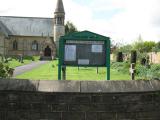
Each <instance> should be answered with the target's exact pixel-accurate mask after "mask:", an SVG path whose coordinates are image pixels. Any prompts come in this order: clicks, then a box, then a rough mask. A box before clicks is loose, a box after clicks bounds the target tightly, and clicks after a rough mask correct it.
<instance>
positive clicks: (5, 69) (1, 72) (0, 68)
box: [0, 62, 14, 78]
mask: <svg viewBox="0 0 160 120" xmlns="http://www.w3.org/2000/svg"><path fill="white" fill-rule="evenodd" d="M13 71H14V69H12V68H10V67H9V66H8V65H6V64H4V63H2V62H0V78H7V77H11V76H12V75H13Z"/></svg>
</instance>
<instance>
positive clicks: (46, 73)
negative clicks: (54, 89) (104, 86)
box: [16, 61, 130, 80]
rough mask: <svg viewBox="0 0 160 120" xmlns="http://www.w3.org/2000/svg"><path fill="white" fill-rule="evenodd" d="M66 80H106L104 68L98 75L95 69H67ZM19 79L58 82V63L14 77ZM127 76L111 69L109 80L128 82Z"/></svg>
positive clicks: (128, 77) (50, 63)
mask: <svg viewBox="0 0 160 120" xmlns="http://www.w3.org/2000/svg"><path fill="white" fill-rule="evenodd" d="M66 74H67V80H106V68H99V74H97V73H96V68H80V69H79V70H78V68H77V67H67V73H66ZM16 78H20V79H31V80H58V62H57V61H54V62H49V63H47V64H45V65H42V66H40V67H38V68H35V69H33V70H32V71H29V72H26V73H24V74H22V75H19V76H16ZM129 79H130V76H129V75H128V74H122V73H120V72H118V71H116V70H115V69H111V80H129Z"/></svg>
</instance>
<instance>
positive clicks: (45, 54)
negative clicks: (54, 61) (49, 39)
mask: <svg viewBox="0 0 160 120" xmlns="http://www.w3.org/2000/svg"><path fill="white" fill-rule="evenodd" d="M44 56H46V57H50V56H51V48H49V46H47V47H46V48H45V50H44Z"/></svg>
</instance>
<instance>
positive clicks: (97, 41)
mask: <svg viewBox="0 0 160 120" xmlns="http://www.w3.org/2000/svg"><path fill="white" fill-rule="evenodd" d="M66 66H78V67H81V66H82V67H83V66H84V67H107V79H108V80H109V79H110V38H108V37H105V36H102V35H98V34H96V33H92V32H89V31H83V32H77V33H73V34H69V35H66V36H62V37H61V38H60V42H59V72H58V75H59V76H58V78H59V80H61V69H62V67H66Z"/></svg>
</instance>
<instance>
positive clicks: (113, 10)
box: [0, 0, 160, 43]
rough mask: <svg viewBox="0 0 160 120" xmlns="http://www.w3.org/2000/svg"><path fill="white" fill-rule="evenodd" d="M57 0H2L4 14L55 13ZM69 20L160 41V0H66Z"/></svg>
mask: <svg viewBox="0 0 160 120" xmlns="http://www.w3.org/2000/svg"><path fill="white" fill-rule="evenodd" d="M56 1H57V0H0V16H27V17H28V16H29V17H53V16H54V10H55V6H56ZM63 2H64V7H65V12H66V21H68V20H69V21H71V22H73V23H74V24H75V25H76V26H77V28H78V30H90V31H92V32H97V33H99V34H102V35H105V36H108V37H111V38H112V39H113V40H114V41H116V42H121V43H130V42H133V41H135V40H136V39H137V38H138V36H139V35H141V36H142V38H143V40H154V41H160V7H159V6H160V0H63Z"/></svg>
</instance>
